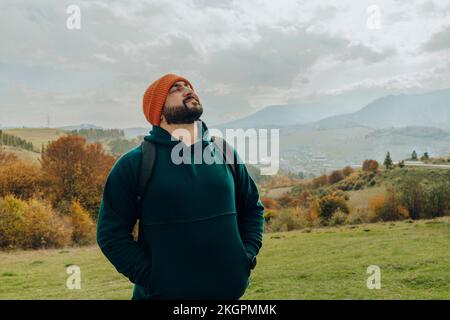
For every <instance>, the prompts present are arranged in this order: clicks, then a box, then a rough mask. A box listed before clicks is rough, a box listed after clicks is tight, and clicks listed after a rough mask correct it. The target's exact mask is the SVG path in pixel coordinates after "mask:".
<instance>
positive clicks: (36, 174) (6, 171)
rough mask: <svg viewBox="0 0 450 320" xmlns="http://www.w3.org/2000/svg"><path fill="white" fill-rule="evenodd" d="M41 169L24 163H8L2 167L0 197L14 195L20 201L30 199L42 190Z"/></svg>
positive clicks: (0, 169) (0, 171) (17, 161)
mask: <svg viewBox="0 0 450 320" xmlns="http://www.w3.org/2000/svg"><path fill="white" fill-rule="evenodd" d="M40 178H41V177H40V169H39V166H37V165H34V164H26V163H24V162H23V161H19V160H16V161H6V162H5V163H3V164H2V165H0V197H3V196H5V195H7V194H13V195H14V196H16V197H17V198H20V199H24V200H26V199H29V198H31V197H33V196H34V195H37V194H38V193H39V190H40V182H41V179H40Z"/></svg>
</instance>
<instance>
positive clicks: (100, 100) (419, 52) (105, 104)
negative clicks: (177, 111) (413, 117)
mask: <svg viewBox="0 0 450 320" xmlns="http://www.w3.org/2000/svg"><path fill="white" fill-rule="evenodd" d="M71 4H74V5H77V6H78V7H79V8H80V13H81V20H80V22H81V24H80V26H81V28H80V29H72V30H71V29H69V28H67V24H66V23H67V19H68V18H69V16H71V14H70V13H67V12H66V11H67V8H68V6H69V5H71ZM0 18H1V19H0V39H1V42H0V110H1V112H0V125H2V126H13V125H14V126H22V125H23V126H34V127H38V126H46V124H47V115H49V117H50V125H51V126H63V125H72V124H79V123H92V124H96V125H100V126H103V127H116V128H125V127H135V126H144V127H145V126H148V123H147V122H146V120H145V117H144V115H143V113H142V95H143V93H144V91H145V89H146V88H147V86H148V85H149V84H150V83H151V82H153V81H154V80H155V79H157V78H159V77H160V76H162V75H163V74H165V73H177V74H179V75H182V76H185V77H187V78H188V79H189V80H190V81H191V83H192V84H193V85H194V87H195V89H196V90H197V92H198V94H199V96H200V99H201V100H202V102H203V106H204V109H205V114H204V117H203V119H204V120H205V121H207V123H209V124H217V123H220V122H225V121H228V120H233V119H236V118H239V117H242V116H245V115H248V114H250V113H253V112H255V111H257V110H259V109H261V108H264V107H265V106H268V105H274V104H286V103H302V102H311V101H317V100H323V99H333V97H341V98H342V97H348V99H349V101H350V100H351V99H354V98H355V97H357V98H358V99H359V101H361V103H363V102H364V101H365V102H369V101H370V100H371V99H373V98H374V97H378V96H383V95H386V94H397V93H408V92H425V91H430V90H435V89H441V88H448V87H450V1H448V0H442V1H441V0H411V1H403V0H402V1H400V0H383V1H381V0H380V1H377V0H372V1H360V0H358V1H357V0H353V1H350V0H340V1H331V0H329V1H328V0H326V1H325V0H322V1H316V0H315V1H313V0H308V1H305V0H303V1H281V0H277V1H273V0H270V1H269V0H267V1H256V0H255V1H241V0H239V1H226V0H220V1H215V0H214V1H211V0H192V1H180V0H177V1H162V0H161V1H143V0H133V1H131V0H130V1H111V0H100V1H77V0H74V1H71V2H66V1H61V0H57V1H56V0H54V1H48V0H40V1H29V0H27V1H23V0H2V1H1V2H0ZM70 21H73V20H70ZM362 106H363V105H361V107H362Z"/></svg>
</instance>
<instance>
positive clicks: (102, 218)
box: [97, 122, 264, 299]
mask: <svg viewBox="0 0 450 320" xmlns="http://www.w3.org/2000/svg"><path fill="white" fill-rule="evenodd" d="M199 123H200V124H201V128H202V131H201V133H200V135H199V136H200V137H201V139H198V140H197V141H196V142H195V143H194V144H193V145H191V146H189V147H186V146H185V145H184V144H182V145H181V146H184V149H183V151H182V152H181V155H183V152H190V153H191V154H190V155H191V159H192V161H191V164H186V163H182V164H178V165H177V164H174V163H173V162H172V160H171V152H172V149H173V147H174V146H176V145H178V144H179V143H182V142H180V140H176V139H174V138H173V137H172V136H171V135H170V133H168V132H167V131H166V130H164V129H162V128H161V127H158V126H154V127H153V129H152V130H151V131H150V134H149V135H148V136H146V137H145V140H148V141H152V142H153V143H154V144H155V146H156V161H155V164H154V167H153V174H152V177H151V179H150V182H149V184H148V189H147V192H146V194H145V196H144V199H143V204H142V218H141V221H140V232H139V237H138V241H137V242H136V241H134V240H133V237H132V235H131V232H132V229H133V226H134V225H135V223H136V220H137V212H136V207H135V203H134V197H135V192H136V185H137V181H138V174H139V168H140V160H141V149H140V147H136V148H134V149H132V150H130V151H128V152H127V153H125V154H124V155H122V156H121V157H120V158H119V159H118V160H117V162H116V163H115V164H114V166H113V168H112V170H111V172H110V173H109V175H108V178H107V181H106V184H105V188H104V191H103V199H102V202H101V207H100V211H99V218H98V224H97V242H98V244H99V246H100V248H101V250H102V252H103V253H104V255H105V256H106V257H107V258H108V260H109V261H110V262H111V263H112V264H113V265H114V266H115V268H116V269H117V271H119V272H120V273H122V274H124V275H125V276H126V277H128V279H129V280H130V281H131V282H133V283H134V284H135V285H134V290H133V299H239V298H240V297H241V296H242V295H243V294H244V292H245V290H246V288H247V287H248V284H249V282H248V280H249V276H250V271H251V270H250V263H249V259H250V258H251V257H253V256H256V255H257V254H258V252H259V249H260V248H261V246H262V232H263V223H264V218H263V212H264V207H263V206H262V204H261V202H260V199H259V194H258V190H257V188H256V185H255V183H254V181H253V180H252V178H251V177H250V175H249V174H248V171H247V169H246V167H245V165H244V164H239V165H238V170H239V171H238V176H239V177H240V178H239V183H238V185H237V192H235V184H234V179H233V174H232V172H231V169H230V168H229V166H228V165H227V164H223V163H222V164H221V163H220V162H219V163H215V164H206V163H204V161H203V163H202V164H195V163H194V150H199V149H198V147H199V144H200V145H201V149H200V150H205V148H208V149H207V151H206V152H209V153H210V155H211V156H214V157H216V156H222V153H221V152H220V150H218V149H216V148H214V144H213V143H212V142H211V139H210V136H209V135H208V134H205V131H206V130H207V127H206V125H205V124H204V123H203V122H199ZM196 146H197V149H196ZM178 147H179V146H178ZM235 156H236V157H238V158H237V159H240V158H239V156H238V155H237V153H236V152H235ZM222 162H223V161H222ZM235 195H237V199H236V201H235ZM236 207H238V208H236ZM237 212H239V213H238V214H237Z"/></svg>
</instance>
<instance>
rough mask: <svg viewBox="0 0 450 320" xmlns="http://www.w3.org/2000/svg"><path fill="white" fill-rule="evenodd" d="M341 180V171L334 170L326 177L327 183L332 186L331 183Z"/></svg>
mask: <svg viewBox="0 0 450 320" xmlns="http://www.w3.org/2000/svg"><path fill="white" fill-rule="evenodd" d="M342 179H344V175H343V174H342V171H341V170H334V171H333V172H331V174H330V176H329V177H328V183H329V184H333V183H336V182H339V181H341V180H342Z"/></svg>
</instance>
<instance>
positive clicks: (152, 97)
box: [142, 74, 194, 126]
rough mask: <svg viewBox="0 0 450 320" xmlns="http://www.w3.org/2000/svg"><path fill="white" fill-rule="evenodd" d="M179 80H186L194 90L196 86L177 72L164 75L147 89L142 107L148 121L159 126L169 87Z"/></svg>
mask: <svg viewBox="0 0 450 320" xmlns="http://www.w3.org/2000/svg"><path fill="white" fill-rule="evenodd" d="M177 81H186V83H187V84H188V85H189V86H190V87H191V88H192V90H194V87H193V86H192V84H191V83H190V82H189V81H188V80H187V79H185V78H183V77H180V76H178V75H176V74H166V75H164V76H162V77H161V78H159V79H158V80H156V81H155V82H153V83H152V84H151V85H150V86H149V87H148V88H147V90H145V93H144V98H143V101H142V107H143V110H144V115H145V117H146V118H147V121H148V122H150V123H151V124H152V125H154V126H159V124H160V122H161V113H162V110H163V108H164V103H165V102H166V98H167V95H168V94H169V89H170V88H171V87H172V85H173V84H174V83H175V82H177Z"/></svg>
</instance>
